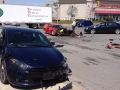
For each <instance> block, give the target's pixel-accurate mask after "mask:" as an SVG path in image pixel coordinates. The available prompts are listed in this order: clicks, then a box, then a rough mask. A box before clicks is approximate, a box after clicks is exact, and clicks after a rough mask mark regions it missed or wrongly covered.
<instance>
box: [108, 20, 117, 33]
mask: <svg viewBox="0 0 120 90" xmlns="http://www.w3.org/2000/svg"><path fill="white" fill-rule="evenodd" d="M107 24H108V25H107V30H106V32H108V33H112V32H115V30H116V29H117V25H116V23H114V22H108V23H107Z"/></svg>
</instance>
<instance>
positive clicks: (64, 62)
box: [61, 57, 68, 68]
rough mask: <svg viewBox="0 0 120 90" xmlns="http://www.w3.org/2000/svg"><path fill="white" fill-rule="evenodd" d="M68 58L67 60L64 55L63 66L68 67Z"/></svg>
mask: <svg viewBox="0 0 120 90" xmlns="http://www.w3.org/2000/svg"><path fill="white" fill-rule="evenodd" d="M66 60H67V58H66V57H64V60H63V61H62V62H61V64H62V66H63V67H64V68H67V67H68V64H67V63H66Z"/></svg>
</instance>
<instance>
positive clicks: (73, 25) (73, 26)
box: [70, 20, 76, 37]
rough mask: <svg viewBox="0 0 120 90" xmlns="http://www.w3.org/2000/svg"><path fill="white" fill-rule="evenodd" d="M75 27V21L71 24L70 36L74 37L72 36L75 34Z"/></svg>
mask: <svg viewBox="0 0 120 90" xmlns="http://www.w3.org/2000/svg"><path fill="white" fill-rule="evenodd" d="M75 26H76V21H75V20H73V22H72V31H73V32H72V34H71V35H70V36H72V37H73V36H74V34H75Z"/></svg>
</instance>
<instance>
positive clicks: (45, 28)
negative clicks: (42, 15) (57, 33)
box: [43, 24, 52, 34]
mask: <svg viewBox="0 0 120 90" xmlns="http://www.w3.org/2000/svg"><path fill="white" fill-rule="evenodd" d="M51 25H52V24H44V26H43V30H44V33H45V34H46V31H48V30H49V27H50V26H51Z"/></svg>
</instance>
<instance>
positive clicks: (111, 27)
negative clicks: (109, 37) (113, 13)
mask: <svg viewBox="0 0 120 90" xmlns="http://www.w3.org/2000/svg"><path fill="white" fill-rule="evenodd" d="M84 31H85V32H87V33H91V34H95V33H115V34H120V24H118V23H116V22H101V23H99V24H97V25H93V26H88V27H86V28H85V29H84Z"/></svg>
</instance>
